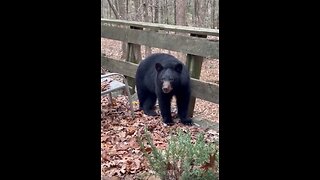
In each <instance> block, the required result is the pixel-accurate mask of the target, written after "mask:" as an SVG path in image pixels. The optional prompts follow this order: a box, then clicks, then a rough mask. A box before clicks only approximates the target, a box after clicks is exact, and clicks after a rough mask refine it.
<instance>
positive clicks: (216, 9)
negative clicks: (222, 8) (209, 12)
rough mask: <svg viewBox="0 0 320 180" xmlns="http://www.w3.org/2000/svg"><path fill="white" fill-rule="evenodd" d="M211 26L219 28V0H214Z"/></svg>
mask: <svg viewBox="0 0 320 180" xmlns="http://www.w3.org/2000/svg"><path fill="white" fill-rule="evenodd" d="M213 4H214V7H213V8H214V11H213V12H214V14H213V27H214V28H217V29H219V0H214V3H213Z"/></svg>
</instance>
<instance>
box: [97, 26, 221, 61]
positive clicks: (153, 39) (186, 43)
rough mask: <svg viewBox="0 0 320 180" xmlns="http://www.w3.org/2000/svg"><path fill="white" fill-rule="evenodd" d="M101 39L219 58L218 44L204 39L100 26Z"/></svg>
mask: <svg viewBox="0 0 320 180" xmlns="http://www.w3.org/2000/svg"><path fill="white" fill-rule="evenodd" d="M101 37H103V38H108V39H114V40H119V41H125V42H129V43H134V44H141V45H146V46H151V47H157V48H161V49H168V50H172V51H179V52H183V53H186V54H193V55H198V56H203V57H211V58H215V59H218V58H219V42H215V41H210V40H208V39H204V38H197V37H189V36H182V35H175V34H165V33H160V32H154V31H141V30H135V29H126V28H119V27H112V26H105V25H101Z"/></svg>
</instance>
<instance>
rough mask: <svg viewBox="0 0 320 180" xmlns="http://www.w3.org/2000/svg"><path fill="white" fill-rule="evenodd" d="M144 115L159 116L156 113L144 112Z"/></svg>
mask: <svg viewBox="0 0 320 180" xmlns="http://www.w3.org/2000/svg"><path fill="white" fill-rule="evenodd" d="M143 112H144V114H146V115H148V116H157V115H158V114H157V113H156V112H155V111H152V110H150V111H143Z"/></svg>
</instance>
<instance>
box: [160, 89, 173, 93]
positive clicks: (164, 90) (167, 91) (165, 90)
mask: <svg viewBox="0 0 320 180" xmlns="http://www.w3.org/2000/svg"><path fill="white" fill-rule="evenodd" d="M162 91H163V92H164V93H166V94H167V93H170V91H171V89H164V88H163V89H162Z"/></svg>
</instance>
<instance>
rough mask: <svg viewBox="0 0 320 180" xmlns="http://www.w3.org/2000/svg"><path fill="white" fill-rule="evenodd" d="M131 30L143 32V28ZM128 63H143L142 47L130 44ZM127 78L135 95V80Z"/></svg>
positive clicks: (132, 27)
mask: <svg viewBox="0 0 320 180" xmlns="http://www.w3.org/2000/svg"><path fill="white" fill-rule="evenodd" d="M130 29H139V30H143V28H140V27H134V26H130ZM126 61H128V62H132V63H135V64H138V63H139V62H140V61H141V45H139V44H133V43H128V54H127V58H126ZM126 78H127V80H128V84H129V86H130V87H132V89H130V93H131V94H133V93H135V85H136V81H135V78H131V77H128V76H127V77H126Z"/></svg>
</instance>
